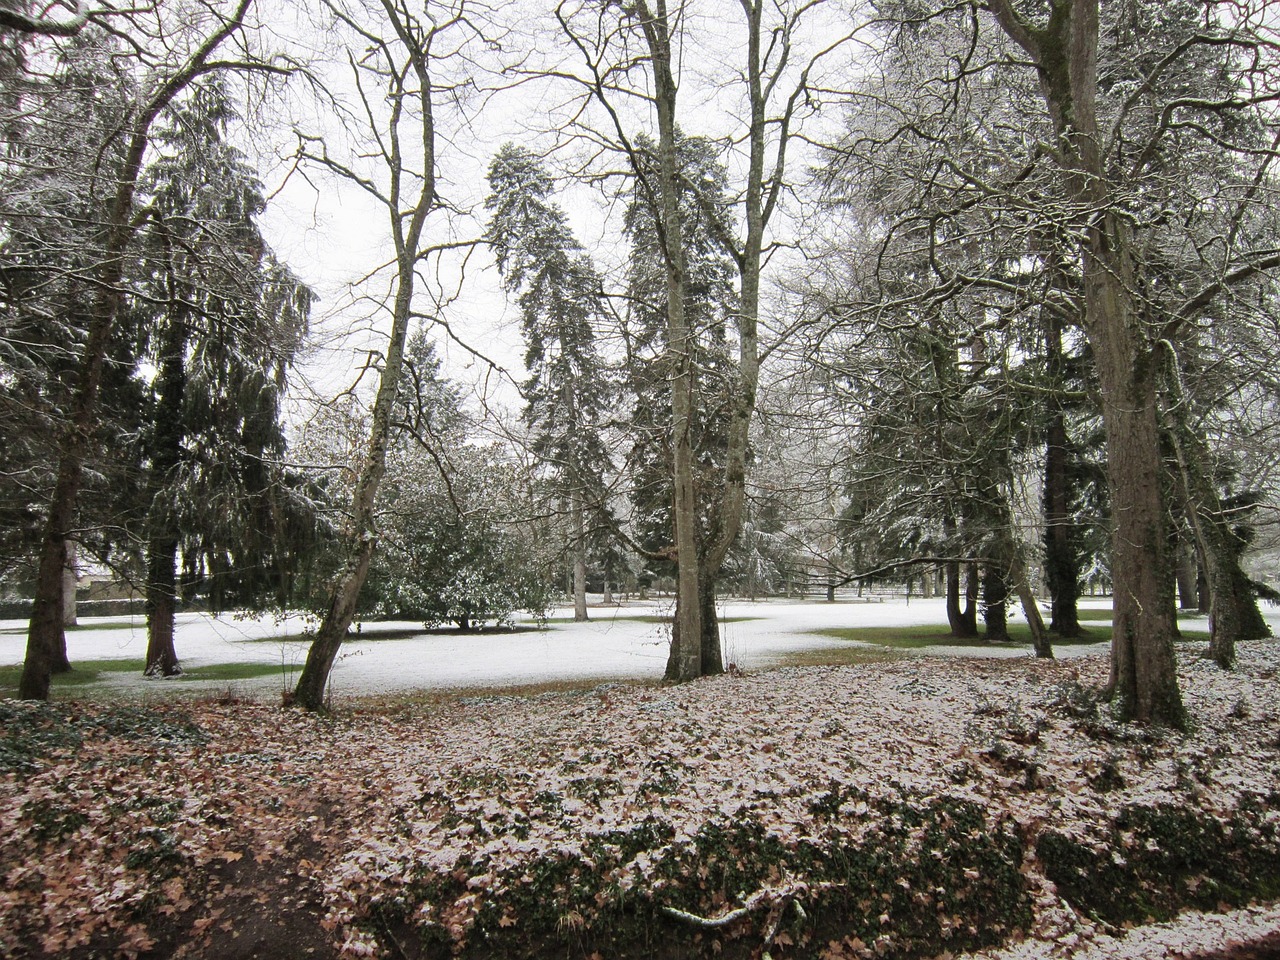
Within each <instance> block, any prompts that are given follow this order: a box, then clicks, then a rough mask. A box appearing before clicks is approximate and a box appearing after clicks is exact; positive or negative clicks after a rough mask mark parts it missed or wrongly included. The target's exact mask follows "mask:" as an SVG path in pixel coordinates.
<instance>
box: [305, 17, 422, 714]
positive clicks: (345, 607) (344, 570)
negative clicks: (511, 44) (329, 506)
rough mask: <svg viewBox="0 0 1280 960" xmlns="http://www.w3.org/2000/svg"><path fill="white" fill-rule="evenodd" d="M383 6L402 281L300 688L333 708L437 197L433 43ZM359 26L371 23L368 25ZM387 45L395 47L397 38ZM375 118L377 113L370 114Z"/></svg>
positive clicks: (315, 703) (393, 223) (364, 571)
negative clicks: (333, 682)
mask: <svg viewBox="0 0 1280 960" xmlns="http://www.w3.org/2000/svg"><path fill="white" fill-rule="evenodd" d="M382 6H383V9H384V11H385V12H386V14H387V16H388V18H389V19H390V21H391V24H392V27H393V28H394V30H395V33H396V35H397V37H398V38H399V40H400V42H401V43H402V44H404V46H405V48H406V56H405V59H406V62H405V63H404V64H403V65H402V66H399V67H398V68H397V69H398V71H399V72H398V73H397V74H396V76H397V77H398V85H397V88H396V89H397V93H398V95H396V96H393V97H390V98H389V99H390V102H391V104H392V113H391V118H390V122H389V124H387V126H386V128H385V130H384V134H385V136H386V137H387V138H388V140H389V141H390V142H391V143H392V144H393V147H394V149H392V151H391V153H390V154H389V155H388V156H387V162H388V164H390V169H389V170H388V173H389V174H390V177H391V184H392V186H391V190H390V192H389V194H388V195H387V196H385V197H383V198H382V200H383V203H384V206H385V209H386V212H387V216H388V220H389V224H390V228H391V235H392V240H393V242H394V247H395V256H396V260H395V263H396V287H395V296H394V299H393V302H392V309H391V332H390V335H389V337H388V339H387V352H386V357H385V361H384V363H383V366H382V370H381V372H380V374H379V377H378V392H377V396H376V399H375V400H374V405H373V414H372V417H371V420H370V425H369V440H368V443H367V445H366V447H365V452H364V459H363V462H362V463H361V465H360V473H359V477H358V479H357V481H356V486H355V490H354V492H353V494H352V502H351V513H350V520H349V521H348V524H347V528H346V530H345V531H344V539H345V541H346V544H345V553H346V556H345V559H344V561H343V563H342V566H341V567H340V569H339V572H338V574H337V576H336V577H335V578H334V580H333V582H332V585H331V587H330V590H329V600H328V604H327V606H326V609H325V613H324V617H323V619H322V620H321V621H320V626H319V628H318V629H317V630H316V636H315V638H314V639H313V640H312V641H311V648H310V649H309V650H308V651H307V660H306V663H305V664H304V665H303V668H302V673H301V674H300V675H299V676H298V684H297V687H296V688H295V689H294V693H293V699H294V702H295V703H296V704H297V705H299V706H301V707H304V708H306V709H308V710H322V709H324V707H325V688H326V687H327V686H328V683H329V674H330V672H331V671H332V669H333V662H334V659H335V658H336V657H337V654H338V650H339V648H340V647H341V646H342V641H343V640H344V639H346V636H347V631H348V629H349V628H350V626H351V622H352V620H354V619H355V615H356V610H357V605H358V603H359V599H360V591H361V589H363V587H364V583H365V580H366V579H367V578H368V576H369V564H370V563H371V562H372V560H373V554H374V550H375V548H376V545H377V529H376V524H375V507H376V505H377V498H378V487H379V485H380V484H381V482H382V477H383V475H384V474H385V473H386V463H387V447H388V445H389V444H390V440H391V426H392V423H391V418H392V413H393V412H394V408H395V402H396V396H397V394H398V393H399V390H400V377H401V373H402V371H403V368H404V348H405V341H406V339H407V337H408V332H409V323H410V319H411V317H412V306H413V293H414V283H415V279H416V273H415V271H416V269H417V266H418V259H419V256H420V254H421V243H422V232H423V228H424V226H425V224H426V219H427V215H428V214H429V213H430V212H431V210H432V209H433V208H434V207H435V204H436V179H435V117H434V114H433V112H432V105H431V89H432V87H431V77H430V74H429V71H428V63H429V57H430V50H429V47H427V46H425V45H424V43H427V42H429V41H424V40H423V38H422V37H421V36H420V35H419V34H418V33H417V32H415V30H414V28H413V26H412V25H411V24H409V23H408V22H406V20H405V19H404V15H403V12H402V9H401V8H400V7H398V6H397V5H395V4H393V3H392V2H391V0H383V4H382ZM354 26H356V27H357V29H364V28H362V27H361V26H360V25H354ZM383 49H384V50H385V49H390V45H388V46H386V47H384V48H383ZM414 84H416V88H417V95H418V96H420V101H419V102H418V103H417V107H418V108H419V109H420V110H421V119H420V124H421V129H420V136H421V139H420V140H419V142H418V143H416V144H414V146H415V148H417V149H419V150H421V158H420V159H421V163H422V168H421V170H420V171H419V172H417V174H416V176H414V175H411V174H410V173H409V172H408V171H406V170H405V169H404V168H403V167H402V166H400V164H401V163H402V162H403V154H402V152H401V144H400V128H399V123H400V121H401V118H402V117H403V114H404V110H405V109H406V104H405V100H406V99H407V98H408V97H410V96H413V94H411V93H410V90H411V87H412V85H414ZM370 120H371V121H372V120H373V118H372V117H370ZM406 181H409V182H417V183H418V192H417V195H416V196H415V197H405V196H402V194H401V190H402V188H403V185H404V184H405V182H406Z"/></svg>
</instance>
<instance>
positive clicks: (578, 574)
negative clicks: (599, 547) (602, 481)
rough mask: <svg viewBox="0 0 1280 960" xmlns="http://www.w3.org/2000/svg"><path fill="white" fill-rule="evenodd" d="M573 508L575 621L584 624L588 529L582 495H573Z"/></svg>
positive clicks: (585, 615) (585, 614) (575, 492)
mask: <svg viewBox="0 0 1280 960" xmlns="http://www.w3.org/2000/svg"><path fill="white" fill-rule="evenodd" d="M572 502H573V506H572V507H571V509H572V511H573V619H574V621H575V622H577V623H582V622H583V621H585V620H586V619H587V527H586V519H585V517H584V513H585V510H584V509H583V506H582V494H581V493H580V492H579V491H578V490H574V491H573V493H572Z"/></svg>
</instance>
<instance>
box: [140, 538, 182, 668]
mask: <svg viewBox="0 0 1280 960" xmlns="http://www.w3.org/2000/svg"><path fill="white" fill-rule="evenodd" d="M177 570H178V542H177V540H176V539H175V538H173V537H172V536H166V535H161V536H158V537H156V538H154V539H153V540H152V541H151V543H150V544H148V547H147V664H146V668H145V670H144V672H145V673H146V675H147V676H148V677H176V676H178V675H179V674H180V673H182V667H181V666H179V664H178V653H177V650H176V648H175V647H174V642H173V635H174V618H175V615H176V613H177V593H178V591H177V583H178V576H177Z"/></svg>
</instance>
